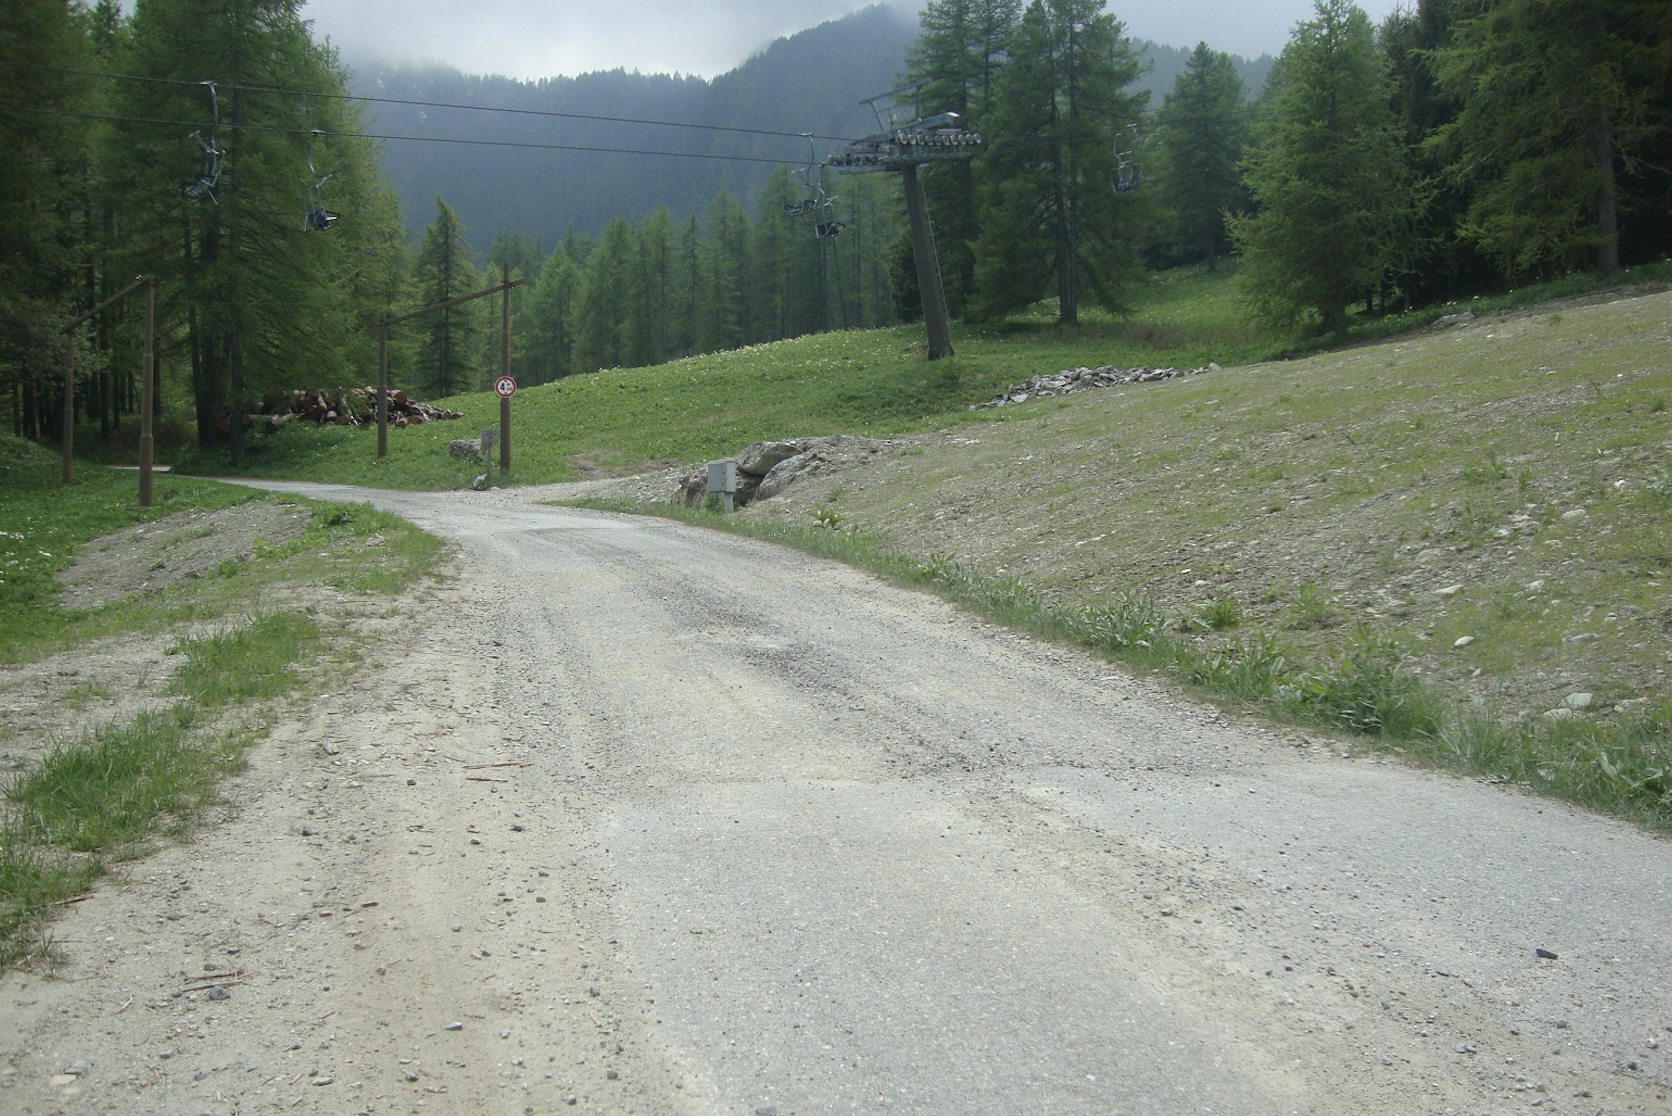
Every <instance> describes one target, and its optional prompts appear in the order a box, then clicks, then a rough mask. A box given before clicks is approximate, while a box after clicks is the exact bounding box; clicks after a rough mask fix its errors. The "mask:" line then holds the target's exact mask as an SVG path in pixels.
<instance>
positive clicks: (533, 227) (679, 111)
mask: <svg viewBox="0 0 1672 1116" xmlns="http://www.w3.org/2000/svg"><path fill="white" fill-rule="evenodd" d="M919 31H920V29H919V27H918V25H917V24H916V23H915V22H912V21H909V20H907V19H906V18H904V17H902V16H901V14H900V13H899V12H898V10H897V9H895V8H892V7H890V6H887V5H882V4H879V5H875V6H873V7H869V8H866V9H864V10H862V11H859V12H855V13H854V14H852V15H850V16H847V17H845V18H843V19H839V20H833V21H831V22H829V23H824V24H821V25H819V26H817V27H813V28H810V29H808V30H806V31H802V32H800V33H798V34H796V35H792V36H789V37H787V38H783V39H779V40H777V41H776V42H774V43H773V44H771V46H769V47H767V48H766V49H765V50H763V51H761V52H760V53H758V54H756V55H754V56H753V57H751V58H749V59H747V60H746V61H745V62H743V63H742V64H741V65H739V66H738V67H737V68H736V69H734V70H732V71H730V72H728V73H725V74H722V75H720V76H718V77H716V78H713V79H712V80H707V79H703V78H697V77H685V76H679V75H669V74H642V73H637V72H634V73H628V72H626V71H623V70H611V71H603V72H597V73H588V74H582V75H579V76H577V77H554V78H548V79H545V80H541V81H518V80H515V79H512V78H506V77H498V76H488V75H471V74H464V73H461V72H460V71H458V70H455V69H452V68H450V67H446V66H437V65H430V66H413V65H393V64H388V63H371V64H351V70H352V74H351V86H352V89H353V92H354V93H355V94H356V95H357V96H361V97H366V98H369V99H372V103H371V105H370V106H369V107H370V114H371V115H372V116H373V118H374V119H373V120H372V123H371V124H370V126H369V128H368V130H369V131H370V132H371V133H372V134H374V135H379V136H386V137H412V138H390V139H387V140H386V141H385V154H384V159H383V167H384V169H385V171H386V172H387V173H388V174H389V176H390V178H391V179H392V180H393V182H394V184H395V188H396V190H397V192H398V193H399V194H400V196H401V198H402V201H403V202H404V205H405V211H406V214H405V215H406V222H407V225H408V227H409V228H411V229H413V230H414V231H416V230H418V229H420V228H422V227H423V226H424V225H425V224H426V223H427V222H428V221H430V220H431V219H432V218H433V217H434V216H435V205H434V199H435V196H436V195H437V194H439V195H440V196H441V197H443V198H444V199H446V201H447V202H448V204H449V205H451V206H452V207H453V209H454V210H455V211H456V212H457V213H458V215H459V217H460V219H461V220H462V221H463V222H464V224H465V228H466V230H467V234H468V235H469V237H470V239H471V241H472V243H473V244H475V245H476V246H477V247H478V248H486V247H487V245H488V243H489V241H490V240H491V239H492V238H493V236H494V235H495V234H496V233H498V232H501V231H504V232H510V233H514V234H516V235H519V236H526V237H532V238H535V239H536V240H538V241H539V242H540V243H541V244H542V245H543V246H546V247H550V246H551V245H552V244H553V243H554V242H555V241H556V240H557V239H558V238H560V237H562V236H564V235H566V234H567V233H569V232H571V231H573V232H579V233H583V234H586V235H588V236H596V235H597V234H598V233H599V232H600V231H602V229H603V227H604V225H605V224H607V223H608V221H609V220H610V218H612V217H627V218H628V219H630V220H637V219H638V218H640V217H642V216H644V215H645V214H648V213H651V212H653V211H654V210H656V209H657V208H658V207H661V206H666V207H667V208H668V210H669V212H670V213H671V214H672V215H673V217H674V218H675V219H676V220H680V219H683V218H684V217H686V216H688V215H689V214H691V213H694V212H699V211H701V210H702V208H703V207H704V206H706V205H707V204H708V202H709V201H710V199H712V198H713V196H714V194H715V191H717V190H718V189H720V188H721V187H724V188H726V189H727V190H729V191H731V192H732V193H733V194H734V195H736V196H737V197H738V198H739V200H741V201H743V202H744V203H745V204H747V203H748V201H749V200H750V199H752V198H753V197H754V196H755V195H756V193H757V192H758V191H759V189H760V187H761V185H762V183H764V182H765V181H766V178H767V175H768V173H769V171H770V170H771V167H772V163H771V162H770V161H772V160H779V161H784V162H788V163H792V164H795V165H798V166H799V165H804V164H805V163H806V162H808V161H809V160H811V159H812V158H814V157H815V156H816V158H818V159H823V158H824V157H825V156H826V155H828V154H830V153H831V152H832V151H834V150H836V149H838V148H840V147H841V146H842V143H841V140H843V139H850V138H856V137H859V136H862V135H867V134H869V133H871V132H874V131H876V129H877V121H876V117H875V115H874V113H873V111H872V110H871V109H870V108H868V107H867V106H865V105H864V104H862V103H861V102H862V101H863V100H865V99H866V98H870V97H875V96H877V95H878V94H881V93H883V92H885V91H887V90H889V89H890V88H892V87H893V86H894V85H895V84H896V83H897V82H898V80H899V75H900V73H901V71H902V70H903V68H904V65H905V53H906V49H907V47H908V46H909V45H910V44H911V43H912V42H913V41H914V40H915V39H916V37H917V36H918V34H919ZM1135 45H1136V46H1137V47H1138V48H1139V50H1140V53H1141V55H1142V57H1143V58H1144V60H1145V63H1146V66H1145V70H1144V73H1143V74H1142V75H1141V77H1140V78H1139V80H1138V82H1137V87H1138V88H1141V89H1145V90H1147V91H1149V93H1150V100H1149V103H1150V106H1151V107H1152V108H1154V107H1155V106H1158V105H1159V104H1160V103H1161V100H1162V98H1163V96H1165V94H1166V92H1167V90H1169V89H1171V88H1172V85H1173V81H1174V79H1175V78H1176V77H1177V76H1178V74H1179V73H1181V72H1182V71H1183V70H1184V67H1185V64H1186V62H1187V61H1188V59H1189V56H1190V52H1189V50H1187V49H1183V48H1177V47H1170V46H1163V45H1160V44H1155V43H1148V42H1141V43H1137V44H1135ZM1235 61H1236V63H1237V67H1238V70H1239V72H1240V73H1241V74H1242V76H1243V79H1244V82H1245V84H1246V86H1247V88H1248V89H1249V90H1250V91H1253V90H1255V89H1258V88H1259V86H1260V83H1261V82H1262V81H1263V80H1264V78H1265V74H1266V73H1267V72H1268V71H1269V70H1270V67H1271V59H1270V57H1262V58H1260V59H1258V60H1256V61H1252V62H1249V61H1245V60H1243V59H1236V60H1235ZM398 102H428V104H412V103H404V104H403V103H398ZM437 104H447V105H466V106H471V107H470V108H468V109H462V110H461V109H446V108H436V107H433V106H434V105H437ZM488 108H496V109H511V110H515V113H503V112H487V111H480V110H482V109H488ZM540 113H551V114H567V115H555V116H542V115H528V114H540ZM583 117H610V118H614V119H612V120H592V119H581V118H583ZM629 119H631V120H641V121H677V122H680V123H688V124H690V125H692V126H691V127H659V126H653V125H648V124H632V123H625V122H624V121H626V120H629ZM718 129H748V130H754V131H756V132H771V133H781V134H779V135H750V134H746V133H744V132H735V131H722V130H718ZM803 133H812V134H813V135H814V136H815V139H814V140H813V142H812V143H811V144H809V143H808V141H807V140H804V139H801V138H800V137H801V135H802V134H803ZM445 140H454V141H464V142H442V141H445ZM511 144H523V145H527V146H521V147H518V146H501V145H511ZM554 148H570V149H571V150H554ZM573 148H590V149H604V150H572V149H573ZM639 151H657V152H682V153H686V155H685V156H683V157H682V156H665V155H644V154H634V153H633V152H639ZM697 155H716V156H726V157H728V158H725V159H720V158H698V157H690V156H697ZM741 160H767V161H761V162H755V161H741Z"/></svg>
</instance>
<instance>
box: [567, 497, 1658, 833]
mask: <svg viewBox="0 0 1672 1116" xmlns="http://www.w3.org/2000/svg"><path fill="white" fill-rule="evenodd" d="M574 504H575V506H581V507H589V508H594V509H597V510H602V511H616V512H624V513H628V514H641V515H642V514H653V515H658V516H662V517H665V518H669V519H675V520H679V521H681V522H685V523H689V524H692V525H696V526H702V527H707V528H710V529H714V530H722V531H728V532H732V533H734V534H740V535H747V536H749V537H752V538H758V539H762V540H764V541H768V542H773V543H777V544H779V545H783V546H788V547H792V548H795V549H797V550H801V551H804V552H806V553H809V554H814V555H817V556H819V557H822V558H830V559H834V560H836V561H841V562H844V563H847V564H849V565H852V566H855V567H857V568H859V569H863V570H866V571H868V572H870V573H873V574H876V575H877V576H879V577H882V578H885V579H887V580H889V581H891V582H893V583H895V584H898V585H903V586H907V587H911V588H917V589H925V590H928V591H931V592H934V593H937V594H939V595H940V596H942V597H944V598H945V599H947V600H949V601H951V602H953V603H955V604H958V605H961V606H963V607H965V608H967V609H969V610H970V611H971V612H973V613H974V614H976V615H977V616H980V617H982V618H983V619H985V620H988V621H991V622H993V623H996V624H1001V625H1004V626H1006V627H1010V628H1014V629H1016V630H1019V631H1023V632H1027V633H1028V634H1030V635H1033V636H1036V637H1039V638H1042V639H1048V640H1054V641H1058V642H1062V643H1067V644H1071V645H1073V646H1076V647H1080V648H1082V649H1084V650H1087V651H1090V652H1093V653H1094V654H1097V655H1100V656H1102V657H1104V658H1106V659H1108V660H1109V661H1111V662H1115V663H1119V664H1121V665H1123V666H1126V667H1129V668H1132V669H1135V670H1139V671H1144V672H1148V673H1152V674H1155V675H1157V676H1160V677H1164V678H1167V679H1170V680H1172V681H1174V682H1177V683H1179V684H1181V685H1183V686H1185V687H1186V688H1187V689H1188V690H1189V691H1190V692H1192V693H1193V694H1194V695H1195V696H1197V697H1199V698H1202V699H1204V700H1207V701H1210V702H1213V703H1215V704H1217V705H1219V706H1221V707H1223V708H1225V709H1227V710H1228V711H1233V712H1237V713H1241V714H1255V715H1259V716H1264V717H1267V718H1271V719H1273V720H1276V721H1279V722H1282V723H1287V724H1292V725H1297V726H1314V727H1317V728H1320V729H1323V730H1326V731H1330V732H1336V733H1342V734H1348V735H1350V736H1351V737H1352V738H1355V739H1358V740H1361V741H1363V742H1364V743H1366V744H1368V745H1372V746H1375V747H1377V748H1381V749H1384V750H1388V751H1391V752H1394V753H1397V754H1400V755H1403V756H1406V757H1407V758H1409V759H1411V760H1414V761H1416V762H1418V763H1422V764H1425V765H1428V766H1432V767H1437V768H1442V769H1447V770H1452V771H1456V772H1459V773H1462V774H1466V775H1471V776H1475V777H1480V778H1485V779H1488V780H1491V781H1495V782H1503V783H1509V784H1514V785H1517V786H1521V787H1524V788H1527V789H1529V790H1531V791H1533V792H1535V793H1539V794H1544V795H1548V796H1550V797H1552V798H1557V799H1561V800H1563V801H1567V802H1571V803H1574V804H1575V805H1579V806H1583V807H1586V808H1588V809H1592V810H1597V811H1600V812H1604V813H1608V814H1612V815H1615V816H1617V817H1621V818H1625V819H1628V820H1631V821H1634V822H1637V823H1639V824H1642V825H1645V826H1647V827H1650V828H1652V829H1656V830H1658V831H1660V832H1662V833H1672V744H1669V741H1672V699H1663V700H1662V701H1660V702H1659V703H1657V704H1654V705H1650V706H1647V707H1645V708H1643V709H1641V710H1638V711H1637V712H1635V713H1634V714H1632V715H1631V716H1629V717H1626V718H1623V719H1619V720H1613V721H1598V720H1592V719H1587V718H1578V717H1574V718H1560V717H1558V718H1549V717H1523V718H1520V719H1517V720H1514V721H1509V722H1506V721H1504V720H1502V719H1500V718H1497V717H1494V716H1491V715H1489V714H1488V713H1486V712H1485V711H1484V710H1482V709H1480V708H1478V707H1471V706H1465V705H1459V704H1456V703H1453V702H1448V701H1447V700H1446V699H1444V698H1443V697H1442V696H1440V695H1438V694H1437V693H1435V692H1434V691H1433V690H1432V688H1431V687H1429V686H1427V685H1426V684H1425V683H1424V682H1423V680H1422V679H1420V678H1418V677H1417V676H1416V675H1414V674H1412V673H1410V672H1409V671H1407V670H1405V669H1404V668H1403V664H1402V662H1401V658H1400V655H1399V653H1398V651H1397V649H1396V648H1395V646H1394V645H1393V644H1392V643H1391V642H1390V641H1387V640H1383V639H1377V638H1375V637H1373V636H1368V635H1364V634H1359V635H1355V636H1353V637H1351V638H1350V639H1349V640H1348V641H1346V642H1344V643H1342V644H1340V645H1337V646H1336V647H1334V648H1332V649H1330V650H1328V651H1327V652H1326V653H1324V654H1322V655H1320V654H1318V653H1317V652H1316V651H1313V652H1311V653H1310V655H1309V653H1308V652H1306V651H1303V650H1297V649H1296V648H1294V647H1292V646H1288V645H1285V644H1284V643H1283V642H1281V641H1280V640H1278V639H1277V638H1275V637H1273V636H1271V635H1270V634H1263V635H1260V636H1257V637H1255V638H1253V639H1250V640H1235V641H1230V642H1222V643H1219V644H1216V645H1214V646H1212V647H1202V646H1197V645H1193V644H1191V643H1189V642H1187V641H1185V640H1181V639H1179V638H1178V636H1177V635H1176V634H1175V633H1176V632H1178V631H1179V629H1180V627H1181V625H1186V626H1187V625H1189V624H1192V623H1196V622H1199V617H1194V616H1192V617H1185V616H1168V615H1166V614H1165V613H1164V612H1163V610H1162V609H1161V608H1159V607H1158V606H1157V605H1156V603H1155V602H1154V601H1153V600H1152V599H1150V598H1149V597H1147V596H1145V595H1144V594H1142V593H1122V594H1117V595H1114V596H1113V597H1110V598H1108V599H1105V600H1103V601H1100V602H1098V603H1096V604H1089V605H1064V604H1059V603H1053V602H1052V601H1050V600H1048V599H1046V598H1045V597H1044V596H1042V595H1040V594H1038V593H1036V592H1034V591H1032V590H1031V589H1029V588H1028V586H1027V585H1026V584H1025V583H1024V582H1023V581H1022V580H1020V579H1019V578H1015V577H1006V576H983V575H981V574H978V573H976V572H974V571H972V570H970V569H969V568H968V567H966V566H964V565H962V564H960V563H958V562H955V561H952V560H950V559H947V558H945V557H939V556H931V557H928V558H922V557H916V556H912V555H907V554H902V553H900V552H898V551H895V550H891V549H889V548H888V547H887V546H886V544H884V543H883V542H881V541H880V540H878V539H876V538H874V537H870V536H867V535H865V534H864V533H862V532H859V531H854V530H851V529H843V528H842V527H841V526H840V525H839V524H831V523H830V521H829V520H828V519H827V520H826V521H824V523H823V524H821V523H818V522H815V523H814V524H812V525H802V524H792V523H783V522H772V521H760V520H747V519H740V518H737V517H728V516H724V515H719V514H716V513H714V512H709V511H703V510H697V509H686V508H683V507H680V506H678V505H675V504H666V505H646V504H642V503H637V502H632V501H614V500H581V501H575V502H574Z"/></svg>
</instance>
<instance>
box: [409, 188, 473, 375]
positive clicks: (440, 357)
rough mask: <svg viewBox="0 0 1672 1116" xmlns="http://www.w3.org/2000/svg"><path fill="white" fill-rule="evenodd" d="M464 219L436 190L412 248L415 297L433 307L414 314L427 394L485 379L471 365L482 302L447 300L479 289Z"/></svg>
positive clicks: (419, 363) (420, 367)
mask: <svg viewBox="0 0 1672 1116" xmlns="http://www.w3.org/2000/svg"><path fill="white" fill-rule="evenodd" d="M472 255H473V253H472V251H471V248H470V242H469V241H468V240H466V239H465V235H464V224H463V222H461V221H460V220H459V215H458V214H457V213H455V212H453V207H452V206H450V205H448V204H447V203H446V201H444V200H443V199H442V198H441V196H440V195H439V194H438V195H436V199H435V220H434V221H431V222H430V224H429V226H428V227H427V228H426V229H425V230H424V239H423V243H422V244H421V245H420V246H419V248H418V255H417V258H416V261H415V277H416V279H417V283H418V299H419V301H420V302H421V303H422V304H423V306H424V307H437V309H434V310H431V311H430V312H429V313H427V314H425V315H424V316H423V317H422V318H420V319H418V328H419V330H420V331H421V336H422V337H423V338H424V344H423V347H422V349H421V350H420V352H419V357H418V367H419V369H420V371H419V378H420V381H421V382H422V383H423V385H424V388H425V390H426V391H428V392H429V393H431V394H432V395H453V394H456V393H458V392H463V391H476V390H480V389H481V388H483V387H485V386H486V384H483V383H478V381H479V380H482V379H483V378H484V377H483V376H482V375H481V371H483V370H479V369H478V367H477V360H478V351H477V347H476V342H477V338H478V337H479V336H481V334H483V333H484V332H485V329H484V326H485V324H486V316H487V310H486V307H487V303H486V302H484V301H482V300H480V299H478V300H475V301H471V302H466V303H463V304H461V305H458V306H448V305H446V304H447V303H449V302H452V301H453V300H454V299H457V298H462V297H464V296H466V295H472V294H475V293H476V292H477V291H480V290H484V289H485V288H486V284H485V283H483V281H482V275H481V273H480V272H479V271H477V270H476V265H475V264H474V263H472V262H471V257H472Z"/></svg>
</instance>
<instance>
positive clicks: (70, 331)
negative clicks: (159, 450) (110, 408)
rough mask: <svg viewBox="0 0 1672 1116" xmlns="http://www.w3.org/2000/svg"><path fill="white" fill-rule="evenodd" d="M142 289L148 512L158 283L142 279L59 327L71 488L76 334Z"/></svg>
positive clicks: (142, 447)
mask: <svg viewBox="0 0 1672 1116" xmlns="http://www.w3.org/2000/svg"><path fill="white" fill-rule="evenodd" d="M140 287H144V288H145V350H144V354H143V356H142V358H141V361H142V364H141V368H140V387H139V392H140V395H139V398H140V404H139V506H140V507H142V508H148V507H150V506H151V453H152V435H151V408H152V406H153V404H152V398H153V396H152V392H153V391H154V387H153V382H152V381H153V376H154V371H153V368H152V359H151V338H152V331H153V326H152V320H153V318H154V317H155V315H156V307H157V281H156V279H155V278H153V277H152V276H149V275H141V276H138V277H137V278H135V279H134V281H133V282H131V283H129V284H128V285H127V286H125V287H123V288H122V289H121V290H119V291H117V292H116V293H115V294H113V295H111V296H110V297H109V298H107V299H105V300H104V301H103V302H101V303H99V304H98V305H97V306H95V307H93V309H91V310H89V311H87V313H85V314H83V315H81V317H79V318H72V319H71V320H69V321H67V322H65V323H64V324H63V325H62V326H61V327H59V332H61V333H62V334H63V335H64V416H63V423H64V427H63V431H62V438H63V444H64V468H63V474H64V475H63V483H64V484H66V485H67V484H69V483H70V481H71V479H72V472H73V465H72V462H73V459H74V457H75V331H76V330H77V329H79V328H80V327H81V326H82V325H83V324H84V323H85V322H86V321H87V320H88V319H90V318H92V317H93V316H94V315H95V314H97V313H99V312H100V311H101V310H103V309H105V307H107V306H110V305H112V304H113V303H116V302H118V301H120V300H121V299H124V298H126V297H127V296H128V295H130V294H132V293H133V292H134V291H135V290H138V289H139V288H140Z"/></svg>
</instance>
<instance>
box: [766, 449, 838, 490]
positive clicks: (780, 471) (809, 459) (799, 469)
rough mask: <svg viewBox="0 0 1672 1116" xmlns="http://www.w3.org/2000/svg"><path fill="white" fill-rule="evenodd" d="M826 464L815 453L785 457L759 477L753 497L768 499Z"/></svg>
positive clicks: (821, 468) (820, 470)
mask: <svg viewBox="0 0 1672 1116" xmlns="http://www.w3.org/2000/svg"><path fill="white" fill-rule="evenodd" d="M827 464H828V462H826V461H825V459H824V458H823V457H820V456H819V455H818V454H816V453H798V454H796V455H795V456H794V457H786V458H785V459H784V460H782V461H780V462H778V464H776V465H774V466H773V467H772V471H771V472H770V473H768V474H766V476H764V477H762V478H761V483H760V487H758V488H756V489H755V492H754V496H755V499H757V500H767V499H770V498H772V497H773V496H776V495H778V494H779V493H780V492H782V491H784V489H786V488H788V487H789V486H790V485H792V484H794V483H795V482H796V481H798V480H800V479H802V478H803V477H810V476H813V475H815V474H817V473H820V472H822V471H823V470H824V468H825V467H826V465H827Z"/></svg>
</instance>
